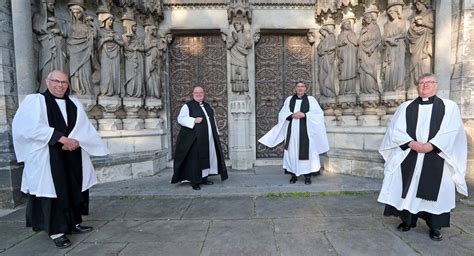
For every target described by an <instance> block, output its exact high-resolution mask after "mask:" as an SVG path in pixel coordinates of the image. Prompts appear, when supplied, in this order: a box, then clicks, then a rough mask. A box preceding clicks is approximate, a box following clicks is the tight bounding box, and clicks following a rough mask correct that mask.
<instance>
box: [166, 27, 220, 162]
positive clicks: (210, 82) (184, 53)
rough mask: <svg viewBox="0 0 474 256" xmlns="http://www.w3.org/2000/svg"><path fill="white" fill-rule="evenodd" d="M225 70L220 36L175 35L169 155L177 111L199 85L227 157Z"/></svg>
mask: <svg viewBox="0 0 474 256" xmlns="http://www.w3.org/2000/svg"><path fill="white" fill-rule="evenodd" d="M226 67H227V61H226V48H225V43H224V41H223V40H222V38H221V36H220V34H216V35H202V36H196V35H193V36H186V35H183V36H179V35H178V36H175V38H174V41H173V43H172V44H171V46H170V60H169V70H170V97H171V100H170V104H171V132H172V138H173V152H174V148H175V143H176V137H177V135H178V132H179V129H180V125H179V124H178V122H177V117H178V114H179V111H180V109H181V107H182V106H183V104H184V103H185V102H187V101H189V100H191V99H192V89H193V87H194V86H196V85H202V86H203V87H204V90H205V101H206V102H208V103H209V104H210V105H211V106H212V107H213V108H214V112H215V117H216V122H217V127H218V129H219V132H220V134H221V135H220V140H221V144H222V145H221V146H222V150H223V151H224V155H225V156H226V158H228V157H229V154H228V152H229V149H228V148H229V147H228V145H229V143H228V127H227V124H228V122H227V119H228V116H227V70H226Z"/></svg>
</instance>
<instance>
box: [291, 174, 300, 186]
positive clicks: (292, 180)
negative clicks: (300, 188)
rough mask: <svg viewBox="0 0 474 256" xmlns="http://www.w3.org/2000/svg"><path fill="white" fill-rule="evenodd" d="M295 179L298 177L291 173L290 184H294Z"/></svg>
mask: <svg viewBox="0 0 474 256" xmlns="http://www.w3.org/2000/svg"><path fill="white" fill-rule="evenodd" d="M297 180H298V177H296V176H295V175H291V179H290V183H291V184H295V183H296V181H297Z"/></svg>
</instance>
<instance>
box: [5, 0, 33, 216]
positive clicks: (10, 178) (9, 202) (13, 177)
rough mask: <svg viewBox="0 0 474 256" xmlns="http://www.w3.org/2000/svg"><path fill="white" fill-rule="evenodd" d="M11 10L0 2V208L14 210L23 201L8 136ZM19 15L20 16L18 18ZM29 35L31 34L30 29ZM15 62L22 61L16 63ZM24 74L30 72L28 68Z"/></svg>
mask: <svg viewBox="0 0 474 256" xmlns="http://www.w3.org/2000/svg"><path fill="white" fill-rule="evenodd" d="M13 2H24V1H13ZM16 4H18V3H16ZM28 4H29V1H28ZM28 7H29V6H28ZM10 10H11V8H10V0H7V1H0V24H3V25H2V27H0V74H1V75H0V208H14V207H15V206H17V205H19V204H21V203H22V199H23V197H22V194H21V192H20V184H21V175H22V169H23V168H22V166H21V165H19V164H18V163H17V162H16V159H15V153H14V151H13V140H12V136H11V134H12V130H11V123H12V118H13V115H14V113H15V111H16V109H17V108H18V97H17V91H16V86H15V67H14V65H15V60H14V59H15V58H14V49H13V28H12V25H11V24H12V18H11V16H12V13H11V12H10ZM16 14H17V13H16ZM16 14H15V15H16ZM18 15H20V16H21V14H18ZM26 17H31V16H26ZM27 20H28V19H27ZM30 22H31V21H30ZM29 31H31V25H30V30H29ZM15 32H17V31H15ZM30 36H31V32H30ZM30 42H31V41H30ZM18 62H21V61H19V60H17V63H18ZM26 70H31V67H29V68H28V69H26ZM20 71H21V70H20Z"/></svg>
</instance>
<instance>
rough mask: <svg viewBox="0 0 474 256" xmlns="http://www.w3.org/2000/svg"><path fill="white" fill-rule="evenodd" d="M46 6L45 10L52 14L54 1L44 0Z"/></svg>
mask: <svg viewBox="0 0 474 256" xmlns="http://www.w3.org/2000/svg"><path fill="white" fill-rule="evenodd" d="M43 2H44V3H45V4H46V10H47V11H48V12H50V13H54V4H55V3H56V1H55V0H46V1H43Z"/></svg>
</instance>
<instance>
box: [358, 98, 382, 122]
mask: <svg viewBox="0 0 474 256" xmlns="http://www.w3.org/2000/svg"><path fill="white" fill-rule="evenodd" d="M360 103H361V105H362V107H363V109H364V112H363V114H362V115H360V116H359V118H358V125H359V126H379V125H380V117H379V115H380V112H379V109H378V107H379V106H380V98H379V96H378V95H377V94H375V95H374V94H361V95H360Z"/></svg>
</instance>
